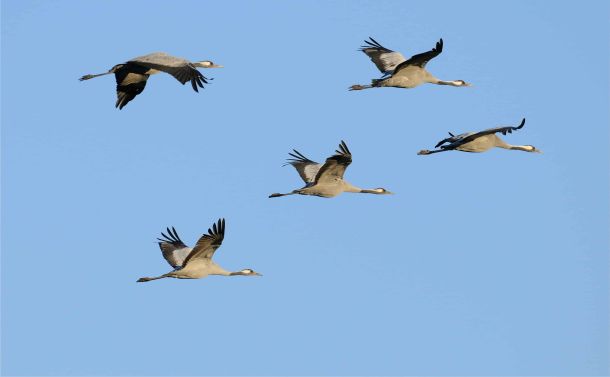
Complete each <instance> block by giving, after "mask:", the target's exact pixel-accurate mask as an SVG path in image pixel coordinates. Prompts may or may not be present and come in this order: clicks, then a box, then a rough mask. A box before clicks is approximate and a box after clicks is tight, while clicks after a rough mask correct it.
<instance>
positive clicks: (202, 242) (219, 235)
mask: <svg viewBox="0 0 610 377" xmlns="http://www.w3.org/2000/svg"><path fill="white" fill-rule="evenodd" d="M224 237H225V219H219V220H218V223H214V225H212V228H211V229H208V234H204V235H203V236H201V238H199V241H197V244H196V245H195V247H193V250H192V251H191V252H190V254H189V255H188V256H187V257H186V259H185V260H184V263H182V266H183V267H184V266H186V265H187V264H188V262H189V261H190V260H194V259H199V258H207V259H210V258H212V256H213V255H214V252H215V251H216V249H218V248H219V247H220V245H221V244H222V240H223V239H224Z"/></svg>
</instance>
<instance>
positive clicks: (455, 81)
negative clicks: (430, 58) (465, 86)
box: [434, 78, 462, 86]
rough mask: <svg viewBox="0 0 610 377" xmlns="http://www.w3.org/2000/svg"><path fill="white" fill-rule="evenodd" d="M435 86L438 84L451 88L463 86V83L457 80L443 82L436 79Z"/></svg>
mask: <svg viewBox="0 0 610 377" xmlns="http://www.w3.org/2000/svg"><path fill="white" fill-rule="evenodd" d="M435 79H436V78H435ZM434 84H437V85H450V86H462V82H461V81H457V80H451V81H443V80H439V79H436V82H434Z"/></svg>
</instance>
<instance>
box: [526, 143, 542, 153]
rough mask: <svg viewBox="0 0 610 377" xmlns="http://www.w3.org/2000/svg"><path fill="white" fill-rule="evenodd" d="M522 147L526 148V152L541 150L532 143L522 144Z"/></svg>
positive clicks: (539, 151) (538, 151)
mask: <svg viewBox="0 0 610 377" xmlns="http://www.w3.org/2000/svg"><path fill="white" fill-rule="evenodd" d="M524 147H525V148H526V151H527V152H533V153H542V151H541V150H540V149H538V148H536V147H535V146H533V145H524Z"/></svg>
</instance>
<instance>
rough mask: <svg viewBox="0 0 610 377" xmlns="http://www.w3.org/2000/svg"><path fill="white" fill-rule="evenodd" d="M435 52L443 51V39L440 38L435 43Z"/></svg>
mask: <svg viewBox="0 0 610 377" xmlns="http://www.w3.org/2000/svg"><path fill="white" fill-rule="evenodd" d="M436 51H438V52H442V51H443V38H441V39H440V40H439V41H438V42H436Z"/></svg>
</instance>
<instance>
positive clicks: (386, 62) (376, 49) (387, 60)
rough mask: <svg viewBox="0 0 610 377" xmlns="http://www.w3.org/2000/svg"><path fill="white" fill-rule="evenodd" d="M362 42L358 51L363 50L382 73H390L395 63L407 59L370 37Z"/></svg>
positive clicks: (397, 63)
mask: <svg viewBox="0 0 610 377" xmlns="http://www.w3.org/2000/svg"><path fill="white" fill-rule="evenodd" d="M364 43H365V45H363V46H361V48H360V51H362V52H364V53H365V54H366V55H367V56H368V57H369V58H370V59H371V61H372V62H373V64H375V66H376V67H377V69H379V70H380V71H381V73H383V74H386V75H387V74H391V73H392V72H393V71H394V69H395V68H396V66H397V65H399V64H400V63H402V62H404V61H405V60H407V59H406V58H405V57H404V56H403V55H402V54H401V53H400V52H396V51H392V50H390V49H389V48H385V47H383V46H382V45H381V44H380V43H379V42H377V41H376V40H374V39H373V38H372V37H369V40H368V41H364Z"/></svg>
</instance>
